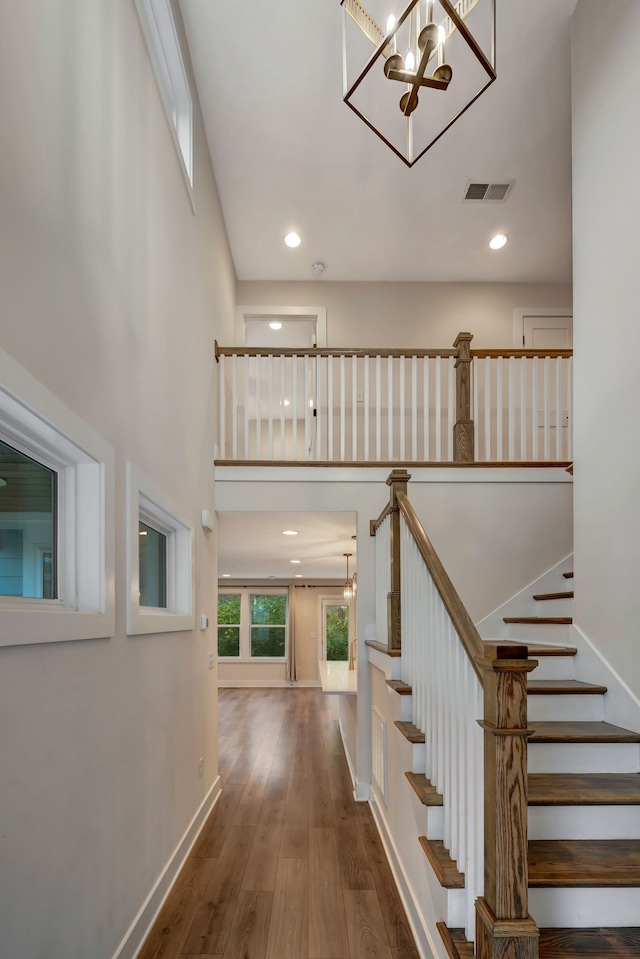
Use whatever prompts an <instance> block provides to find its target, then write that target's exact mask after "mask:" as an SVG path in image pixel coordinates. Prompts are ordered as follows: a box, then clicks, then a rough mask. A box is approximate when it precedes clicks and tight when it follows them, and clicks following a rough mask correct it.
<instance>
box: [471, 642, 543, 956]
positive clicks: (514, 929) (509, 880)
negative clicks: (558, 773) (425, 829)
mask: <svg viewBox="0 0 640 959" xmlns="http://www.w3.org/2000/svg"><path fill="white" fill-rule="evenodd" d="M537 665H538V664H537V661H536V660H534V659H528V658H527V650H526V647H525V648H524V656H523V647H522V646H508V645H506V644H503V643H495V644H489V643H485V657H484V659H482V660H480V662H479V666H480V668H481V669H482V670H483V679H484V720H483V721H481V722H480V725H481V726H482V727H483V729H484V789H485V798H484V864H485V865H484V896H483V897H480V898H478V899H477V900H476V956H477V959H538V938H539V930H538V927H537V925H536V923H535V922H534V920H533V919H532V918H531V916H530V915H529V905H528V893H529V890H528V878H529V877H528V863H527V846H528V828H527V739H528V737H529V736H530V735H531V732H532V730H530V729H528V728H527V673H530V672H531V670H532V669H535V667H536V666H537Z"/></svg>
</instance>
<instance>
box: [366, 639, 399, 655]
mask: <svg viewBox="0 0 640 959" xmlns="http://www.w3.org/2000/svg"><path fill="white" fill-rule="evenodd" d="M364 644H365V646H371V649H377V650H378V652H379V653H384V655H385V656H391V657H392V658H395V659H398V658H399V657H400V656H402V650H401V649H389V647H388V646H385V645H384V643H378V642H376V640H375V639H365V641H364Z"/></svg>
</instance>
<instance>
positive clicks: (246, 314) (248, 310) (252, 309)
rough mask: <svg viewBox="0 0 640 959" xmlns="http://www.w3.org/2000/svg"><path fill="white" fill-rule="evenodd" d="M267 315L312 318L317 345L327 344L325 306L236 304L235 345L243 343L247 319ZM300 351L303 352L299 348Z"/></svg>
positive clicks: (292, 318)
mask: <svg viewBox="0 0 640 959" xmlns="http://www.w3.org/2000/svg"><path fill="white" fill-rule="evenodd" d="M269 316H286V317H288V318H289V319H290V320H314V321H315V324H316V339H317V345H318V347H319V348H320V347H323V346H326V345H327V308H326V307H325V306H237V307H236V329H235V340H236V346H244V345H245V336H244V331H245V324H246V321H247V320H259V319H265V318H267V317H269ZM300 352H301V353H302V352H304V351H303V350H300Z"/></svg>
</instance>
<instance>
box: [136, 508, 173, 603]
mask: <svg viewBox="0 0 640 959" xmlns="http://www.w3.org/2000/svg"><path fill="white" fill-rule="evenodd" d="M138 536H139V543H140V550H139V571H140V582H139V586H140V605H141V606H152V607H156V608H161V609H166V606H167V537H166V536H165V534H164V533H161V532H160V530H158V529H154V528H153V526H147V524H146V523H143V522H142V521H140V522H139V523H138Z"/></svg>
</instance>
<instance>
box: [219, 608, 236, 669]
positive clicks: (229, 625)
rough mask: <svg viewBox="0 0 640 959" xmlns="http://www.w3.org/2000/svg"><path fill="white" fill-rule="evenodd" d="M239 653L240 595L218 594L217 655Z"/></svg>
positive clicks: (234, 654)
mask: <svg viewBox="0 0 640 959" xmlns="http://www.w3.org/2000/svg"><path fill="white" fill-rule="evenodd" d="M239 655H240V596H239V594H235V593H219V594H218V656H239Z"/></svg>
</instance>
